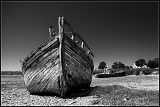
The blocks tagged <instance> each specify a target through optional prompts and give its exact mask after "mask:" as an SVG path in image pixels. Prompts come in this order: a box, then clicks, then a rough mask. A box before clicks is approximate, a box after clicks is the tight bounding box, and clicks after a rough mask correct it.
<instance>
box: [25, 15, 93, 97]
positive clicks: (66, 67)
mask: <svg viewBox="0 0 160 107" xmlns="http://www.w3.org/2000/svg"><path fill="white" fill-rule="evenodd" d="M58 24H59V33H58V34H57V35H56V36H55V37H53V38H51V39H50V40H48V41H46V42H45V43H43V44H42V45H41V46H39V47H38V48H37V49H35V50H34V51H32V52H31V53H30V54H29V55H28V56H27V57H26V58H25V59H24V61H23V63H22V72H23V74H24V81H25V84H26V86H27V90H28V91H29V92H30V93H52V95H59V96H61V97H66V96H67V95H68V94H70V93H72V92H74V91H76V90H80V89H86V88H88V87H89V86H90V84H91V81H92V72H93V68H94V64H93V61H92V58H91V55H92V56H93V54H90V53H92V52H91V50H90V49H89V51H90V53H89V52H87V51H86V50H85V49H84V48H83V47H84V45H85V42H84V40H82V45H83V46H82V45H81V46H78V45H77V41H74V40H73V37H72V38H69V37H68V36H67V35H65V34H64V32H63V31H64V29H63V24H64V20H63V18H59V23H58ZM83 42H84V44H83ZM87 46H88V45H87Z"/></svg>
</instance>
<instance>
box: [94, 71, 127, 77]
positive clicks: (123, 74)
mask: <svg viewBox="0 0 160 107" xmlns="http://www.w3.org/2000/svg"><path fill="white" fill-rule="evenodd" d="M122 76H126V72H117V73H113V74H105V73H98V74H96V75H95V78H109V77H122Z"/></svg>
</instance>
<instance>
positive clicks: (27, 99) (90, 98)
mask: <svg viewBox="0 0 160 107" xmlns="http://www.w3.org/2000/svg"><path fill="white" fill-rule="evenodd" d="M1 105H2V106H3V105H5V106H6V105H9V106H11V105H14V106H15V105H22V106H24V105H25V106H26V105H27V106H33V105H44V106H45V105H48V106H63V105H66V106H70V105H81V106H86V105H92V106H93V105H95V106H96V105H111V106H115V105H117V106H135V105H136V106H137V105H138V106H146V105H149V106H159V75H157V76H149V75H147V76H145V75H144V76H125V77H113V78H95V77H94V76H93V79H92V84H91V88H90V89H88V90H83V91H82V92H78V93H75V94H72V95H71V96H70V97H69V98H66V99H63V98H59V97H56V96H38V95H30V93H29V92H28V91H27V90H26V88H25V85H24V82H23V79H22V76H21V75H9V76H8V75H1Z"/></svg>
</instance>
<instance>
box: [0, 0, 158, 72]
mask: <svg viewBox="0 0 160 107" xmlns="http://www.w3.org/2000/svg"><path fill="white" fill-rule="evenodd" d="M158 13H159V2H158V1H157V2H156V1H154V2H152V1H150V2H144V1H143V2H136V1H135V2H134V1H132V2H121V1H119V2H116V1H115V2H111V1H108V2H107V1H101V2H98V1H93V2H91V1H90V2H84V1H83V2H82V1H78V2H76V1H75V2H73V1H72V2H71V1H70V2H69V1H68V2H67V1H66V2H58V1H54V2H36V1H35V2H25V1H22V2H20V1H17V2H14V1H13V2H4V1H3V2H1V71H17V70H21V65H20V60H24V59H25V58H26V57H27V56H28V55H29V54H30V52H31V51H33V50H34V49H36V48H37V47H38V46H40V45H41V44H42V43H44V42H45V41H46V40H49V38H50V37H49V32H48V28H49V26H54V28H55V31H56V32H58V17H61V16H63V17H64V19H65V20H66V21H67V22H68V23H69V24H70V25H71V27H72V28H73V29H75V30H76V32H77V33H78V34H79V35H80V36H81V37H82V38H83V39H84V40H85V42H86V43H87V44H88V46H89V47H90V49H91V50H92V52H93V54H94V57H92V59H93V62H94V67H95V68H97V67H98V65H99V63H100V62H102V61H105V62H106V63H107V66H109V67H111V66H112V65H113V63H114V62H122V63H124V64H125V65H127V66H132V65H133V63H134V62H135V61H136V60H138V59H145V61H146V62H147V61H148V60H150V59H153V58H155V57H159V50H158V48H159V30H158V29H159V14H158Z"/></svg>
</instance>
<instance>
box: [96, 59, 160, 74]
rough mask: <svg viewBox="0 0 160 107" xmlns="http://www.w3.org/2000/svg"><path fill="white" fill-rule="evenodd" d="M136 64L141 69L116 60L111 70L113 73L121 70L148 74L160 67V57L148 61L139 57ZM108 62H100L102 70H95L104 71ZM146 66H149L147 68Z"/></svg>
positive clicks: (99, 67)
mask: <svg viewBox="0 0 160 107" xmlns="http://www.w3.org/2000/svg"><path fill="white" fill-rule="evenodd" d="M135 65H136V66H137V67H140V69H138V68H137V69H133V67H132V66H126V65H125V64H124V63H122V62H114V63H113V65H112V66H111V68H110V69H108V70H110V71H111V73H115V72H120V71H126V72H127V71H129V72H128V73H129V74H131V75H132V74H135V75H139V74H140V73H142V72H143V74H145V75H148V74H151V73H152V72H153V71H154V70H155V68H157V67H159V58H158V57H157V58H154V59H152V60H148V62H146V61H145V60H144V59H139V60H137V61H135ZM106 66H107V63H106V62H105V61H102V62H100V64H99V66H98V69H99V70H100V71H95V73H98V72H100V73H101V72H103V71H104V68H106ZM144 66H146V67H148V68H145V67H144Z"/></svg>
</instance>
